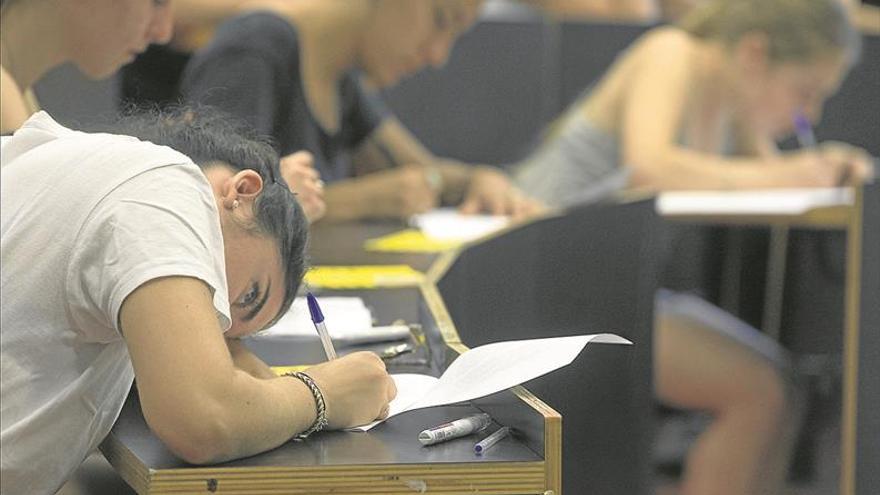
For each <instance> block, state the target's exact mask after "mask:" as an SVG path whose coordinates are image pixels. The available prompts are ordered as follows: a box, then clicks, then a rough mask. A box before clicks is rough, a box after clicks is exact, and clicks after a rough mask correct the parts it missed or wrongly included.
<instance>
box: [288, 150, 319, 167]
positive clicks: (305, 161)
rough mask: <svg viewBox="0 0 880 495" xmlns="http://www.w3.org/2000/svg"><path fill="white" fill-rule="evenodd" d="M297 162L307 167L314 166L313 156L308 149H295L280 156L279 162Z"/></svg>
mask: <svg viewBox="0 0 880 495" xmlns="http://www.w3.org/2000/svg"><path fill="white" fill-rule="evenodd" d="M285 162H287V163H298V164H300V165H303V166H305V167H308V168H313V167H314V166H315V157H314V155H312V154H311V153H309V152H308V151H297V152H296V153H291V154H289V155H287V156H285V157H283V158H281V163H285Z"/></svg>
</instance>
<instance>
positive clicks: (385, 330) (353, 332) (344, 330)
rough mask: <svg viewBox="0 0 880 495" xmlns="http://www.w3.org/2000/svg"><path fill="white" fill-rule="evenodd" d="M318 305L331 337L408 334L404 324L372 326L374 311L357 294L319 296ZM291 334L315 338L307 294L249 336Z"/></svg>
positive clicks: (354, 339) (374, 338)
mask: <svg viewBox="0 0 880 495" xmlns="http://www.w3.org/2000/svg"><path fill="white" fill-rule="evenodd" d="M317 299H318V305H320V306H321V312H322V313H323V314H324V324H325V325H326V326H327V331H328V332H329V333H330V338H331V339H333V340H335V341H342V342H344V343H346V344H356V343H366V342H382V341H385V340H397V339H403V338H407V337H409V335H410V331H409V327H407V326H406V325H390V326H384V327H374V326H373V314H372V312H371V311H370V308H368V307H367V305H366V304H365V303H364V300H363V299H361V298H360V297H319V298H317ZM278 336H284V337H293V338H302V339H304V340H313V339H314V340H317V339H318V333H317V331H316V330H315V324H314V323H313V322H312V318H311V315H310V314H309V307H308V303H307V302H306V298H304V297H297V298H296V299H295V300H294V301H293V304H291V306H290V310H289V311H288V312H287V313H286V314H285V315H284V316H282V317H281V318H280V319H279V320H278V322H277V323H275V324H274V325H272V326H271V327H269V328H267V329H265V330H263V331H262V332H260V333H258V334H256V335H254V336H253V337H252V338H255V339H260V338H266V337H278Z"/></svg>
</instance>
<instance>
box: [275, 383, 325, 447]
mask: <svg viewBox="0 0 880 495" xmlns="http://www.w3.org/2000/svg"><path fill="white" fill-rule="evenodd" d="M283 376H291V377H293V378H297V379H299V380H300V381H301V382H303V383H305V384H306V387H309V390H310V391H311V392H312V397H314V398H315V409H316V410H317V414H316V416H315V422H314V423H312V426H310V427H309V429H308V430H306V431H304V432H302V433H299V434H297V435H296V436H295V437H294V439H296V440H302V439H304V438H306V437H307V436H309V435H311V434H312V433H315V432H316V431H321V430H323V429H324V427H325V426H327V407H326V405H325V404H324V394H322V393H321V389H319V388H318V385H317V384H316V383H315V380H312V377H310V376H309V375H307V374H305V373H301V372H299V371H294V372H292V373H284V375H283Z"/></svg>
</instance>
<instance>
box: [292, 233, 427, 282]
mask: <svg viewBox="0 0 880 495" xmlns="http://www.w3.org/2000/svg"><path fill="white" fill-rule="evenodd" d="M404 228H407V226H406V225H404V224H403V223H400V222H390V221H388V222H368V223H343V224H325V225H322V224H321V223H320V222H318V223H317V224H316V225H315V226H314V227H313V228H312V231H311V239H310V245H309V255H310V257H311V264H312V265H315V266H317V265H409V266H411V267H412V268H414V269H415V270H418V271H420V272H427V271H428V269H429V268H430V267H431V265H432V264H433V263H434V261H435V260H436V259H437V257H438V255H437V254H434V253H378V252H370V251H365V250H364V242H366V241H367V240H369V239H374V238H377V237H381V236H383V235H386V234H390V233H392V232H397V231H399V230H403V229H404Z"/></svg>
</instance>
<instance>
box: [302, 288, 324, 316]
mask: <svg viewBox="0 0 880 495" xmlns="http://www.w3.org/2000/svg"><path fill="white" fill-rule="evenodd" d="M306 302H307V303H308V306H309V315H310V316H311V317H312V321H313V322H315V323H320V322H322V321H324V313H322V312H321V307H320V306H318V299H316V298H315V295H314V294H312V293H311V292H307V293H306Z"/></svg>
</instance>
